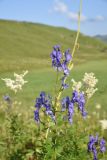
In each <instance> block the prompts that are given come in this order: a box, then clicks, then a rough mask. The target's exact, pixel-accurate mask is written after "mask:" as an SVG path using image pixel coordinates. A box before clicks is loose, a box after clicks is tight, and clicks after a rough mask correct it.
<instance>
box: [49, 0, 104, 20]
mask: <svg viewBox="0 0 107 160" xmlns="http://www.w3.org/2000/svg"><path fill="white" fill-rule="evenodd" d="M52 12H58V13H61V14H63V15H65V16H66V17H67V18H68V19H69V20H72V21H78V13H75V12H72V11H70V10H69V8H68V6H67V5H66V4H65V3H64V2H62V1H61V0H55V3H54V6H53V9H52V10H51V11H50V13H52ZM104 20H105V17H104V16H102V15H98V16H96V17H94V18H88V17H86V16H85V15H83V14H82V15H81V22H85V21H86V22H100V21H104Z"/></svg>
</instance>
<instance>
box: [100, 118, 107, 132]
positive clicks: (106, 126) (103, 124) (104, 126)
mask: <svg viewBox="0 0 107 160" xmlns="http://www.w3.org/2000/svg"><path fill="white" fill-rule="evenodd" d="M99 122H100V123H101V127H102V129H103V130H105V129H107V120H106V119H104V120H100V121H99Z"/></svg>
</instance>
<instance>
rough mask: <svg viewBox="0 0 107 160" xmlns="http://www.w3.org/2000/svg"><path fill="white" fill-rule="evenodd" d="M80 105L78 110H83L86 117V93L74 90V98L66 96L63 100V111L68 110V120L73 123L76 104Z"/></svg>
mask: <svg viewBox="0 0 107 160" xmlns="http://www.w3.org/2000/svg"><path fill="white" fill-rule="evenodd" d="M75 103H76V104H77V105H78V110H79V111H80V112H81V114H82V116H83V117H86V115H87V112H86V111H85V97H84V94H83V93H82V92H81V93H78V92H77V91H73V93H72V98H71V99H70V98H69V97H66V98H64V99H63V100H62V111H66V110H68V115H67V116H68V120H69V122H70V123H71V124H72V117H73V114H74V105H75Z"/></svg>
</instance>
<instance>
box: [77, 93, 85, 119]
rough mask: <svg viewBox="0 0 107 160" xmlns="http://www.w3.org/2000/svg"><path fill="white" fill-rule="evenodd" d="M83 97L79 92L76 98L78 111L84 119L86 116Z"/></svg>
mask: <svg viewBox="0 0 107 160" xmlns="http://www.w3.org/2000/svg"><path fill="white" fill-rule="evenodd" d="M84 106H85V97H84V94H83V93H82V92H81V93H79V98H78V109H79V110H80V111H81V114H82V116H83V117H84V118H85V117H86V116H87V112H86V111H85V108H84Z"/></svg>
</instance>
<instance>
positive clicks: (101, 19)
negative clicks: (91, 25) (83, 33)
mask: <svg viewBox="0 0 107 160" xmlns="http://www.w3.org/2000/svg"><path fill="white" fill-rule="evenodd" d="M88 21H90V22H101V21H105V17H104V16H102V15H98V16H96V17H94V18H89V19H88Z"/></svg>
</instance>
